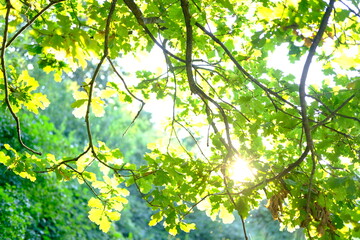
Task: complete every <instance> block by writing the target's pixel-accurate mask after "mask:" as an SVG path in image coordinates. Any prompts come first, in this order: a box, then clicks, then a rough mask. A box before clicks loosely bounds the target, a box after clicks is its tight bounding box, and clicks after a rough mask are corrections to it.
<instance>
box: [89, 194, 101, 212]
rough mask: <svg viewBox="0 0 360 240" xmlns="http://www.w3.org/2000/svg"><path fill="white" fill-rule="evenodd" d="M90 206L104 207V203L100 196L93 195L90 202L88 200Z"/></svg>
mask: <svg viewBox="0 0 360 240" xmlns="http://www.w3.org/2000/svg"><path fill="white" fill-rule="evenodd" d="M88 206H89V207H92V208H99V209H103V204H102V202H101V201H100V199H98V198H94V197H92V198H91V199H90V200H89V202H88Z"/></svg>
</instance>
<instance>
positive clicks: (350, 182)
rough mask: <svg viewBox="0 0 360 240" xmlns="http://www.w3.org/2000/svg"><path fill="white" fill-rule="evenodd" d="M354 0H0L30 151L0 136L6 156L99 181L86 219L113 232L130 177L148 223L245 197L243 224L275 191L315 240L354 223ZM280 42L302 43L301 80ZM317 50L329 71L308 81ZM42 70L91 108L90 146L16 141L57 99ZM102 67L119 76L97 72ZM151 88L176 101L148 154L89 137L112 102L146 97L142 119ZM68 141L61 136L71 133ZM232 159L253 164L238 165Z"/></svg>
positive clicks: (32, 171) (284, 210)
mask: <svg viewBox="0 0 360 240" xmlns="http://www.w3.org/2000/svg"><path fill="white" fill-rule="evenodd" d="M359 4H360V3H359V1H358V0H348V1H345V0H341V1H337V2H335V1H334V0H330V1H329V2H327V1H320V0H318V1H307V0H300V1H298V0H291V1H268V0H262V1H248V0H243V1H235V0H216V1H207V0H202V1H188V0H180V1H169V0H167V1H165V0H157V1H151V0H147V1H134V0H123V1H117V0H112V1H93V0H87V1H73V0H66V1H64V0H59V1H50V2H48V1H31V0H28V1H20V0H6V1H4V0H2V1H0V12H1V31H2V36H1V37H0V40H1V52H0V58H1V59H0V60H1V75H0V78H1V85H0V97H1V98H0V99H1V101H2V106H3V107H4V108H5V109H6V111H8V112H9V113H10V114H11V115H12V118H13V119H14V123H15V126H14V128H16V133H17V139H18V142H19V144H20V145H21V146H22V149H23V151H17V150H15V148H14V146H11V145H10V144H9V143H7V142H1V144H2V145H3V150H2V151H1V152H0V162H1V163H3V164H4V165H5V166H7V167H8V168H10V169H12V170H13V171H14V172H15V173H16V174H18V175H20V176H21V177H24V178H28V179H30V180H31V181H35V179H36V177H37V176H38V174H43V173H48V172H55V174H56V176H57V178H58V180H60V181H66V180H69V179H73V178H75V179H78V181H79V183H83V184H86V185H87V186H88V187H89V189H90V190H91V191H92V192H93V193H94V197H93V198H91V199H90V200H89V202H88V205H89V207H90V208H91V210H90V211H89V218H90V220H91V221H93V222H95V223H96V224H98V225H99V227H100V229H101V230H103V231H104V232H107V231H108V230H109V228H110V225H111V222H112V221H117V220H119V219H120V216H121V210H122V209H123V207H124V204H127V202H128V200H127V197H128V195H129V191H128V190H127V187H129V186H130V185H134V186H135V187H136V188H137V190H138V192H139V193H140V194H141V196H142V198H143V199H144V200H145V201H146V202H147V203H148V205H149V206H151V208H152V209H153V210H154V214H153V215H152V217H151V219H150V222H149V225H151V226H153V225H156V224H157V223H159V222H161V221H162V220H164V221H163V225H164V227H165V228H166V229H167V230H168V231H169V233H170V234H173V235H176V234H177V233H178V232H179V231H180V230H182V231H185V232H189V231H191V230H193V229H195V228H196V226H195V224H193V223H191V222H189V221H188V220H187V218H186V216H187V215H189V214H190V213H192V212H193V211H194V208H195V207H197V208H199V209H201V210H203V211H206V213H207V215H208V216H210V217H212V218H216V217H217V216H219V217H220V218H221V219H223V221H224V222H231V221H232V220H233V218H234V217H233V215H232V213H233V212H234V210H236V211H237V212H238V214H239V215H240V217H241V219H242V222H243V224H244V221H243V219H245V218H246V217H247V216H248V213H249V211H250V209H253V208H256V207H257V206H259V202H260V201H261V200H262V199H263V198H267V199H268V205H267V206H268V209H269V210H270V211H271V213H272V215H273V217H274V219H278V220H279V221H281V223H282V224H283V225H284V226H285V227H287V228H288V229H294V228H297V227H302V228H305V229H306V232H307V235H308V237H309V238H312V239H352V238H355V237H360V224H359V221H360V209H359V194H360V191H359V190H360V189H359V188H360V184H359V176H358V174H359V159H360V146H359V142H360V141H359V140H360V135H359V133H360V124H359V123H360V119H359V112H360V111H359V110H360V109H359V92H360V78H359V77H358V75H359V71H360V68H359V66H360V58H359V57H358V56H359V54H360V47H359V46H360V24H359V18H360V9H359V8H358V6H359ZM279 47H287V49H288V55H287V57H288V59H283V61H290V62H293V63H296V62H297V61H298V60H300V58H301V56H305V57H306V59H305V63H304V66H299V68H302V74H301V77H300V79H296V77H295V76H294V75H292V74H286V73H284V72H283V71H281V70H279V69H277V68H274V67H271V66H272V65H271V66H270V63H269V59H270V58H269V56H270V55H271V52H273V51H274V50H275V49H276V48H279ZM154 48H159V49H161V51H162V52H163V56H162V57H161V58H157V59H156V60H154V61H157V62H159V66H160V68H159V69H160V70H159V71H158V72H150V71H138V72H137V73H136V77H131V76H128V75H126V74H124V73H123V72H122V71H121V70H120V68H121V69H124V70H125V71H126V69H127V67H129V66H126V65H123V66H119V65H118V59H121V58H124V57H125V56H127V55H131V54H132V55H138V54H140V53H141V52H143V51H151V50H152V49H154ZM16 54H21V56H20V59H19V57H18V58H16V57H11V56H12V55H16ZM34 59H36V60H37V64H36V65H35V64H34V65H33V64H28V62H29V61H30V60H34ZM314 61H317V62H319V64H320V65H321V70H322V72H323V75H324V77H323V79H315V81H313V82H314V83H310V84H309V83H308V82H309V81H308V78H310V77H308V75H309V74H308V73H309V68H310V66H311V63H312V62H314ZM129 64H131V63H129ZM89 66H93V67H91V70H90V71H89V72H88V73H87V74H84V75H81V76H79V75H78V74H77V72H76V70H77V69H78V68H83V69H85V68H87V67H89ZM163 66H166V67H163ZM34 68H35V69H39V68H40V69H42V70H43V71H45V72H46V73H48V74H53V78H54V80H55V81H59V82H61V81H63V82H65V79H66V81H71V82H72V84H71V89H72V91H73V97H74V99H75V100H74V101H73V102H72V103H70V102H69V105H70V104H71V106H72V107H73V109H74V110H73V115H74V117H75V118H81V119H84V122H85V124H84V128H83V132H84V134H85V135H86V136H87V142H86V143H83V146H82V148H83V149H84V151H82V152H80V153H78V154H73V155H64V154H55V153H54V152H51V151H48V152H43V151H42V149H44V147H42V146H33V144H32V141H31V139H26V141H25V140H23V138H22V132H21V124H20V123H21V122H22V118H21V116H22V113H24V112H31V113H33V114H35V115H40V114H41V111H40V109H45V108H46V107H48V106H49V104H50V101H49V100H48V97H47V96H46V95H45V94H44V93H43V89H45V88H46V83H43V84H42V85H40V83H39V82H40V81H39V79H35V78H34V77H33V76H32V69H34ZM105 70H106V71H105ZM102 71H103V72H102ZM103 74H112V75H111V76H112V78H111V80H109V81H108V82H104V81H102V80H101V79H102V75H103ZM153 98H156V99H159V100H162V101H171V102H172V104H173V109H172V117H171V118H170V119H169V121H168V123H167V126H165V132H166V133H168V135H167V137H166V138H164V139H162V141H158V142H156V143H151V144H149V145H148V147H149V149H150V150H151V152H149V153H148V154H146V155H145V156H144V159H145V160H146V164H140V163H138V164H134V163H132V162H130V161H129V160H127V159H126V158H124V157H123V154H122V152H121V151H120V150H119V149H118V148H110V147H109V144H107V143H106V141H105V142H101V141H98V140H97V139H96V138H95V136H93V134H92V124H91V121H92V119H93V118H95V117H104V118H106V112H105V110H104V106H105V105H106V104H108V103H111V102H113V101H120V102H121V103H123V104H136V103H137V104H138V105H139V111H135V112H134V114H135V117H134V120H133V122H134V121H136V119H137V117H138V116H139V115H140V114H142V113H141V112H142V108H143V106H144V104H146V102H147V101H150V99H153ZM133 102H134V103H133ZM133 106H134V105H133ZM114 111H116V109H114ZM60 114H61V113H60ZM59 116H61V115H59ZM113 121H115V120H113ZM129 127H131V126H129ZM29 134H34V135H35V134H52V133H51V132H48V133H46V132H42V133H37V132H34V133H31V132H30V133H29ZM184 136H185V137H184ZM33 137H34V138H35V137H36V136H33ZM124 137H125V138H131V135H126V134H125V136H124ZM120 139H121V138H120V137H119V140H120ZM186 139H187V140H186ZM189 139H190V140H191V141H190V143H189ZM65 143H66V142H64V146H62V148H63V149H66V148H70V147H71V146H67V145H66V144H65ZM239 159H242V161H244V162H246V164H247V165H248V167H249V168H250V169H252V173H253V174H252V175H253V176H252V177H251V178H245V179H242V180H235V179H234V178H233V177H232V176H231V171H232V170H233V166H234V164H235V162H237V161H240V160H239ZM95 166H98V167H99V168H100V170H101V172H102V174H101V175H100V174H96V172H95V171H93V169H94V167H95ZM239 174H243V173H239ZM245 236H246V233H245ZM246 238H247V237H246Z"/></svg>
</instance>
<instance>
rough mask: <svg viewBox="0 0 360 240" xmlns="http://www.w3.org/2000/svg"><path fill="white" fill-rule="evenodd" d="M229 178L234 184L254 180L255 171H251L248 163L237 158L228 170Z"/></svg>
mask: <svg viewBox="0 0 360 240" xmlns="http://www.w3.org/2000/svg"><path fill="white" fill-rule="evenodd" d="M229 172H230V178H231V179H233V180H234V181H235V182H244V181H248V180H252V179H253V178H254V173H255V170H254V169H251V168H250V167H249V165H248V163H247V162H246V161H245V160H244V159H241V158H237V159H236V160H235V161H234V163H233V164H232V166H231V167H230V169H229Z"/></svg>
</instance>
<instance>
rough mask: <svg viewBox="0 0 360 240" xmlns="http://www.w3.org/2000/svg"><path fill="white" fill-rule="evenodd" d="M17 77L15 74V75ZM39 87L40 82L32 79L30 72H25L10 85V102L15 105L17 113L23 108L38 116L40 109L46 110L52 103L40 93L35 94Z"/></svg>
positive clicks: (14, 108)
mask: <svg viewBox="0 0 360 240" xmlns="http://www.w3.org/2000/svg"><path fill="white" fill-rule="evenodd" d="M13 74H14V75H15V73H13ZM38 87H39V83H38V81H36V80H35V78H33V77H31V76H30V75H29V73H28V71H26V70H25V71H23V72H21V74H20V75H19V76H18V77H17V78H16V79H14V81H12V83H11V85H10V87H9V88H10V101H11V102H12V103H13V110H14V112H15V113H17V112H18V111H19V110H20V109H21V107H22V106H25V107H26V108H27V109H28V110H29V111H31V112H33V113H35V114H38V113H39V110H38V109H39V108H41V109H45V108H46V107H48V106H49V104H50V102H49V100H48V99H47V97H46V96H45V95H44V94H42V93H39V92H35V93H33V91H35V90H37V89H38Z"/></svg>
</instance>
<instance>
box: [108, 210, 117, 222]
mask: <svg viewBox="0 0 360 240" xmlns="http://www.w3.org/2000/svg"><path fill="white" fill-rule="evenodd" d="M106 215H107V216H108V217H109V218H110V220H111V221H118V220H120V216H121V214H120V213H119V212H107V213H106Z"/></svg>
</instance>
